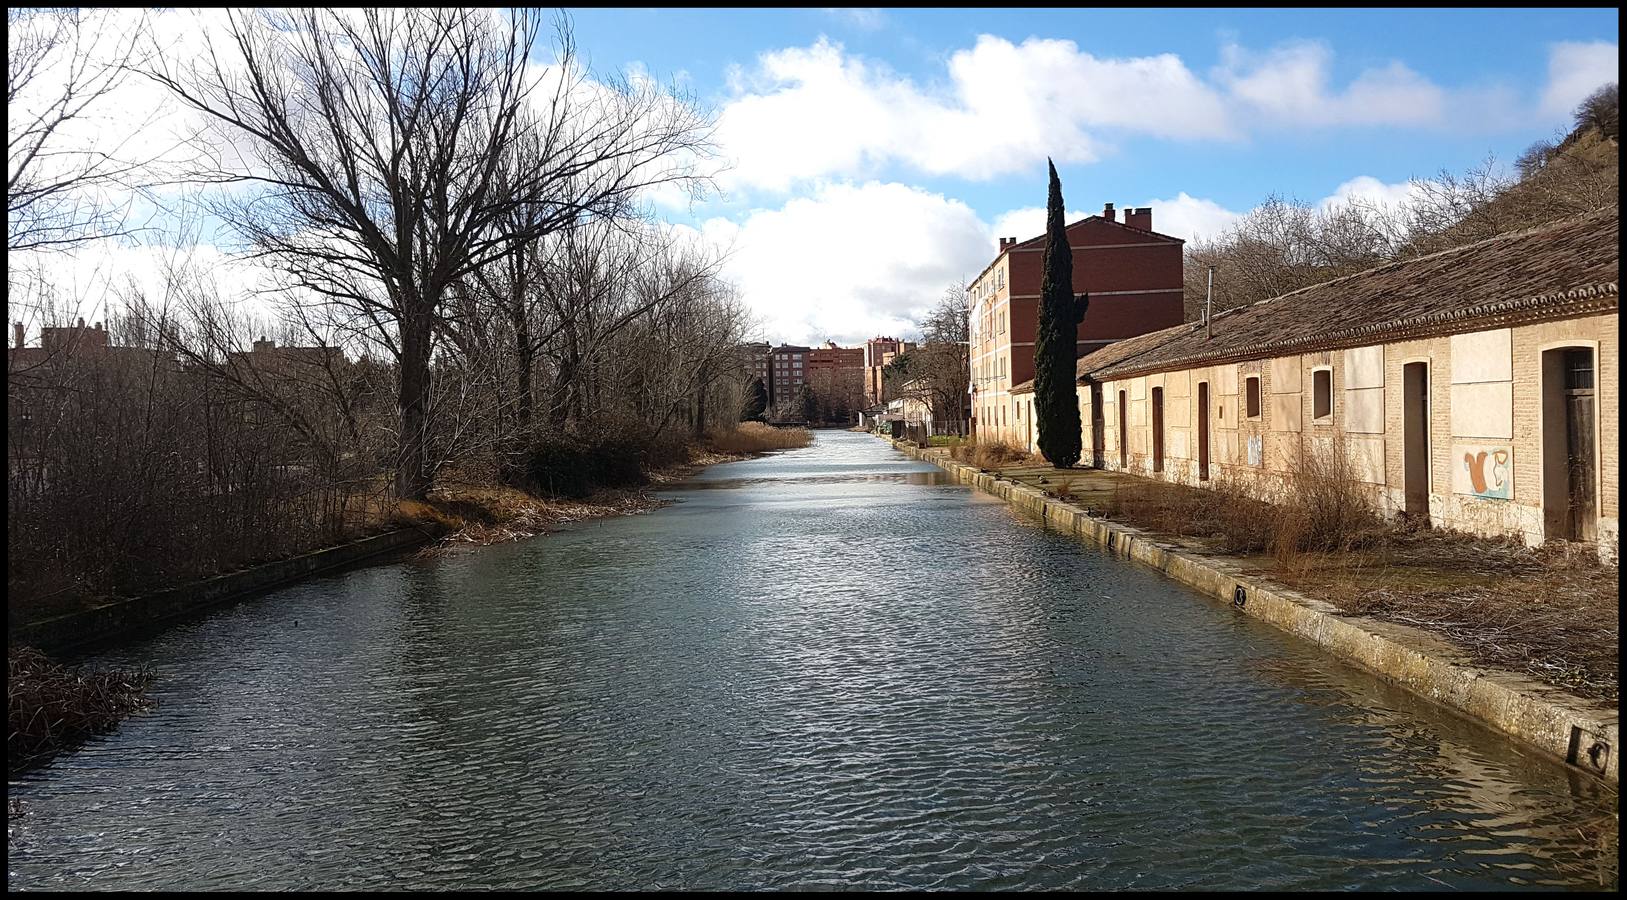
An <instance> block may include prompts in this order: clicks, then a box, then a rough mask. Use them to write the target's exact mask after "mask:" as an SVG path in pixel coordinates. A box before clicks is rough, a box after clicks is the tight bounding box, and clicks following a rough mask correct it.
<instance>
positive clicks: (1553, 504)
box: [1542, 347, 1599, 541]
mask: <svg viewBox="0 0 1627 900" xmlns="http://www.w3.org/2000/svg"><path fill="white" fill-rule="evenodd" d="M1596 374H1597V373H1596V363H1595V359H1594V353H1593V348H1591V347H1560V348H1558V349H1555V350H1545V351H1543V354H1542V517H1543V525H1544V530H1545V532H1546V534H1547V536H1548V537H1557V538H1564V539H1566V540H1572V541H1592V540H1596V539H1597V537H1598V535H1597V527H1598V517H1599V511H1598V510H1599V505H1598V504H1599V494H1598V484H1599V462H1598V459H1599V458H1598V447H1597V434H1598V430H1597V429H1598V405H1597V378H1596Z"/></svg>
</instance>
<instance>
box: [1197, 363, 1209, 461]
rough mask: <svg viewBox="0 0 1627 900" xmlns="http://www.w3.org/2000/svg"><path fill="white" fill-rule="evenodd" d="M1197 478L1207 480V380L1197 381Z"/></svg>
mask: <svg viewBox="0 0 1627 900" xmlns="http://www.w3.org/2000/svg"><path fill="white" fill-rule="evenodd" d="M1198 480H1199V481H1208V480H1209V382H1207V381H1200V382H1198Z"/></svg>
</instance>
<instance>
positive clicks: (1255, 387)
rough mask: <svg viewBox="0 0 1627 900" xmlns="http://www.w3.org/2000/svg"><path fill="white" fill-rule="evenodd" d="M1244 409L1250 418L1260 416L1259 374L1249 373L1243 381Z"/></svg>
mask: <svg viewBox="0 0 1627 900" xmlns="http://www.w3.org/2000/svg"><path fill="white" fill-rule="evenodd" d="M1243 391H1244V394H1245V395H1246V396H1245V397H1244V398H1243V399H1244V409H1245V411H1246V412H1247V413H1248V417H1249V418H1251V419H1258V418H1259V417H1260V376H1258V375H1251V376H1249V378H1248V379H1246V380H1245V381H1244V387H1243Z"/></svg>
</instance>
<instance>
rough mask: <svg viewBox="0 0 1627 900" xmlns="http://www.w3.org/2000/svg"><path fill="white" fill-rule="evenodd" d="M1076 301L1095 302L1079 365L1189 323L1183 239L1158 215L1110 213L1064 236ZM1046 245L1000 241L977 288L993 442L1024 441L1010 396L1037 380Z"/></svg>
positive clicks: (980, 363) (981, 394)
mask: <svg viewBox="0 0 1627 900" xmlns="http://www.w3.org/2000/svg"><path fill="white" fill-rule="evenodd" d="M1067 234H1068V244H1069V246H1071V247H1072V248H1073V290H1074V293H1076V294H1077V293H1087V292H1088V293H1089V294H1090V308H1089V310H1088V311H1087V312H1086V313H1085V319H1084V321H1083V322H1080V323H1079V333H1078V344H1077V346H1076V348H1075V355H1076V356H1083V355H1085V354H1086V353H1089V352H1091V351H1094V350H1097V349H1099V348H1101V347H1105V346H1107V345H1108V344H1111V343H1113V342H1114V341H1119V340H1123V339H1124V338H1129V337H1135V336H1137V335H1141V334H1146V333H1147V332H1150V331H1157V330H1159V329H1161V328H1168V327H1170V326H1171V325H1179V324H1180V323H1181V322H1182V321H1183V319H1184V312H1183V307H1182V271H1181V267H1182V246H1183V244H1184V243H1185V242H1184V241H1182V240H1181V239H1180V238H1175V237H1170V236H1169V235H1167V234H1159V233H1158V232H1156V231H1153V228H1152V209H1151V208H1150V207H1142V208H1140V209H1126V210H1124V219H1123V221H1119V218H1118V215H1117V213H1116V212H1115V211H1114V209H1113V204H1111V203H1109V204H1107V205H1106V206H1105V207H1104V208H1103V209H1102V212H1101V214H1100V215H1095V216H1089V217H1086V218H1084V219H1081V220H1079V221H1077V222H1074V223H1073V224H1072V225H1069V226H1068V227H1067ZM1044 258H1045V236H1044V235H1040V236H1039V237H1035V238H1030V239H1028V240H1025V241H1018V240H1017V239H1016V238H1001V239H1000V243H999V247H998V254H997V255H996V256H995V258H994V261H993V262H991V263H989V264H988V266H987V267H986V268H985V269H984V270H983V272H982V273H981V274H980V275H978V277H977V279H976V280H974V281H973V282H972V284H971V287H970V289H969V290H970V293H971V298H970V299H971V323H970V324H971V366H972V372H971V377H972V416H973V423H974V425H973V427H974V428H975V429H976V432H977V434H978V435H979V436H981V437H984V438H988V439H1003V440H1014V439H1018V436H1020V435H1024V434H1026V433H1027V427H1026V423H1023V422H1019V421H1018V407H1017V405H1016V404H1015V403H1014V402H1013V400H1012V397H1011V388H1012V386H1014V385H1017V384H1021V383H1022V382H1024V381H1027V380H1029V379H1031V378H1033V377H1034V333H1035V328H1036V326H1037V325H1038V322H1039V292H1040V280H1041V278H1042V277H1043V262H1044Z"/></svg>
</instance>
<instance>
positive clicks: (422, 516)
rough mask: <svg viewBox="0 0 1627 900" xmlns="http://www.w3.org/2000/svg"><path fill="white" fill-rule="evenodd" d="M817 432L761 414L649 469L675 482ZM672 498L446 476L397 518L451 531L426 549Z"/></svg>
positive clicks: (484, 541)
mask: <svg viewBox="0 0 1627 900" xmlns="http://www.w3.org/2000/svg"><path fill="white" fill-rule="evenodd" d="M812 440H813V435H812V434H811V433H810V432H809V431H808V430H807V429H806V428H775V427H773V426H771V425H764V424H762V423H760V422H745V423H742V424H741V425H740V426H739V427H737V428H734V429H731V430H727V431H719V432H714V433H713V434H712V435H710V436H708V438H707V441H706V443H705V444H704V445H695V446H691V447H689V448H688V452H687V454H686V458H685V459H684V461H682V462H678V463H674V464H673V465H670V466H664V467H661V468H657V469H651V470H647V471H646V472H645V473H644V474H645V476H646V477H647V478H648V480H649V482H650V483H652V484H656V485H661V484H671V483H673V482H676V481H681V480H682V479H684V478H686V477H688V476H689V475H690V474H691V473H693V472H694V471H695V470H696V469H699V468H704V467H705V466H710V465H715V464H717V463H722V462H729V461H731V460H737V459H742V458H744V457H748V456H753V455H756V454H758V453H764V452H767V451H770V450H785V449H791V448H796V447H806V446H807V445H808V444H809V443H811V442H812ZM667 502H668V501H665V500H658V499H656V498H654V497H651V496H650V495H649V494H647V493H646V492H645V491H643V490H639V489H635V488H601V489H599V490H596V491H593V492H592V493H590V494H588V495H587V496H586V497H582V498H579V499H571V498H559V497H541V496H537V495H535V494H532V493H528V492H526V491H523V490H520V489H519V488H514V487H509V486H505V485H494V484H491V483H488V482H486V481H483V480H466V479H462V478H457V477H451V478H443V479H441V480H440V481H439V482H437V484H436V486H435V488H434V489H433V490H431V491H430V492H429V495H428V496H427V497H426V498H425V500H424V501H423V502H418V501H412V500H403V501H401V502H400V504H399V506H398V514H397V519H398V521H399V522H401V523H403V524H422V523H433V524H435V525H438V526H440V527H441V528H443V529H445V530H446V531H447V532H448V534H447V536H446V537H445V538H444V539H442V540H441V541H440V542H439V543H438V544H436V545H434V546H432V547H429V548H427V549H426V550H423V551H421V554H423V555H433V554H436V553H441V552H445V551H446V550H447V549H449V548H451V547H455V546H458V545H469V544H472V545H477V546H485V545H489V544H501V543H507V542H509V541H518V540H524V539H525V538H529V537H534V536H536V535H538V534H543V533H545V532H547V531H549V530H551V529H553V528H557V527H558V526H560V525H563V524H566V523H569V522H579V521H583V520H586V519H598V518H604V517H607V516H625V515H636V514H638V513H642V512H648V511H650V510H652V509H658V508H660V507H662V506H665V505H666V504H667Z"/></svg>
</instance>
